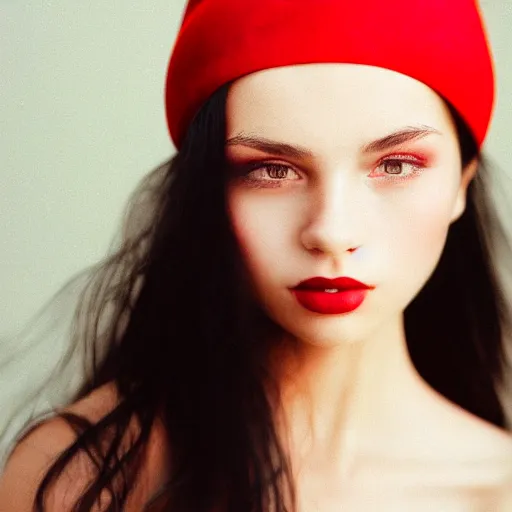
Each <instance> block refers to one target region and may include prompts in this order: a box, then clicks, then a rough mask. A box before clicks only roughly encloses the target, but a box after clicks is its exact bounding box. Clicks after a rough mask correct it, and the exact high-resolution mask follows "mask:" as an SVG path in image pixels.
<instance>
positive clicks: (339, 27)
mask: <svg viewBox="0 0 512 512" xmlns="http://www.w3.org/2000/svg"><path fill="white" fill-rule="evenodd" d="M308 63H354V64H365V65H370V66H377V67H381V68H386V69H390V70H393V71H397V72H399V73H402V74H404V75H407V76H410V77H412V78H415V79H416V80H419V81H420V82H423V83H424V84H426V85H428V86H429V87H430V88H432V89H434V90H435V91H436V92H437V93H438V94H440V95H441V96H443V97H444V98H445V99H447V100H448V101H450V102H451V103H452V105H453V106H454V107H455V108H456V109H457V111H458V112H459V113H460V114H461V116H462V117H463V118H464V120H465V121H466V123H467V124H468V125H469V127H470V128H471V130H472V132H473V135H474V136H475V139H476V141H477V143H478V145H479V146H481V145H482V144H483V142H484V139H485V136H486V134H487V131H488V129H489V124H490V120H491V115H492V111H493V106H494V94H495V83H494V72H493V61H492V56H491V52H490V48H489V44H488V41H487V37H486V32H485V27H484V24H483V20H482V16H481V13H480V10H479V7H478V4H477V0H387V1H385V0H189V2H188V5H187V8H186V10H185V15H184V18H183V23H182V25H181V28H180V31H179V33H178V37H177V40H176V43H175V46H174V50H173V52H172V55H171V59H170V63H169V68H168V72H167V84H166V91H165V101H166V113H167V122H168V126H169V132H170V134H171V137H172V139H173V142H174V144H175V145H176V147H177V148H178V149H179V147H180V144H181V142H182V140H183V137H184V134H185V133H186V131H187V129H188V127H189V125H190V123H191V121H192V119H193V117H194V116H195V114H196V113H197V112H198V110H199V109H200V108H201V106H202V104H203V103H204V102H205V101H206V100H207V99H208V98H209V97H210V96H211V95H212V94H213V93H214V92H215V91H216V89H218V88H219V87H220V86H222V85H224V84H225V83H227V82H229V81H231V80H234V79H236V78H239V77H241V76H243V75H247V74H249V73H253V72H256V71H260V70H263V69H269V68H276V67H282V66H289V65H293V64H308Z"/></svg>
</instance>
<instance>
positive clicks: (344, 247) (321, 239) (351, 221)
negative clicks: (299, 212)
mask: <svg viewBox="0 0 512 512" xmlns="http://www.w3.org/2000/svg"><path fill="white" fill-rule="evenodd" d="M311 194H312V196H311V198H310V201H309V204H308V212H307V216H306V219H307V220H306V222H305V224H304V226H303V228H302V231H301V235H300V238H301V243H302V245H303V246H304V247H305V248H306V249H307V250H308V251H311V252H316V253H322V254H326V255H329V256H332V257H334V258H337V257H341V256H343V255H345V254H346V253H347V252H348V253H351V252H354V251H355V250H356V249H358V248H359V247H360V246H361V243H362V232H361V228H362V224H363V223H364V212H363V205H362V201H361V199H360V196H361V194H360V192H358V190H357V186H356V185H355V184H354V183H350V182H349V180H347V179H338V180H336V181H333V180H331V181H330V182H328V183H327V182H326V183H323V184H321V185H318V186H317V187H316V189H315V190H314V191H312V192H311Z"/></svg>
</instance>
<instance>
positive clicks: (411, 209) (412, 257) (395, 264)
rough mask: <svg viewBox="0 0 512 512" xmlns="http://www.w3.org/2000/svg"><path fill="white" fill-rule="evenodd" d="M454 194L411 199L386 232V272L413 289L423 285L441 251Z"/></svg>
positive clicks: (447, 193) (438, 193)
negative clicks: (387, 270)
mask: <svg viewBox="0 0 512 512" xmlns="http://www.w3.org/2000/svg"><path fill="white" fill-rule="evenodd" d="M454 201H455V195H454V194H452V193H451V192H444V193H443V192H439V191H437V192H435V193H433V194H426V195H422V196H421V197H417V198H415V200H414V201H411V202H410V203H409V204H407V205H406V207H405V208H404V209H403V210H401V215H400V219H401V220H400V221H397V222H396V223H394V224H393V226H392V227H391V228H390V230H389V232H388V241H389V246H388V248H389V251H388V254H389V255H390V257H391V258H390V259H391V260H392V261H389V262H388V265H389V267H388V268H390V269H395V270H394V271H393V273H395V274H396V275H395V276H394V277H396V278H397V279H398V278H400V280H401V281H402V282H403V283H404V284H405V283H408V286H410V287H411V288H413V289H415V290H410V291H419V289H420V288H422V287H423V285H424V284H425V283H426V281H427V280H428V278H429V277H430V275H431V274H432V272H433V271H434V269H435V267H436V266H437V263H438V262H439V259H440V257H441V254H442V252H443V249H444V246H445V243H446V236H447V234H448V230H449V227H450V219H451V213H452V209H453V205H454Z"/></svg>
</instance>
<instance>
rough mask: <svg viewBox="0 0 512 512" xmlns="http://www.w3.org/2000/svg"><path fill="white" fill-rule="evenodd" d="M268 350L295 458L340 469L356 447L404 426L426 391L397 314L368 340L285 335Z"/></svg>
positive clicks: (381, 440)
mask: <svg viewBox="0 0 512 512" xmlns="http://www.w3.org/2000/svg"><path fill="white" fill-rule="evenodd" d="M273 355H275V357H272V361H273V364H274V365H275V366H274V368H275V371H276V372H277V375H278V382H279V384H280V390H281V407H282V409H281V411H282V416H281V419H282V421H283V422H284V425H286V426H285V427H284V428H285V431H286V432H287V435H288V442H289V447H290V453H294V454H295V458H296V459H297V458H298V460H299V463H300V460H301V459H304V460H305V459H308V460H313V459H314V460H315V461H316V462H315V464H318V463H319V461H322V462H321V464H328V465H329V466H334V467H332V468H331V469H337V470H338V471H341V472H342V473H343V472H345V470H344V469H341V468H347V466H349V465H350V460H351V459H352V458H354V457H356V456H357V455H358V454H359V455H360V454H361V452H362V451H364V450H368V449H370V450H371V447H376V446H380V447H382V446H385V444H386V439H388V440H389V435H390V434H391V433H393V435H394V436H396V435H400V434H399V433H400V431H401V430H402V431H404V430H407V428H410V425H409V426H407V423H408V422H409V421H410V418H411V414H414V413H412V410H414V408H415V404H417V402H418V398H419V397H420V396H421V395H423V396H424V395H425V392H426V390H427V385H426V384H425V383H424V382H423V380H422V379H421V377H420V376H419V375H418V374H417V372H416V370H415V368H414V366H413V364H412V362H411V360H410V358H409V355H408V351H407V345H406V340H405V333H404V328H403V321H402V319H401V318H400V319H398V320H397V321H395V322H394V323H391V324H389V325H387V326H384V327H383V328H381V329H380V331H379V332H378V333H376V334H375V335H374V336H373V338H372V339H371V340H370V339H369V340H365V341H361V342H359V343H354V344H343V343H342V342H341V343H340V344H339V345H337V346H335V347H333V346H330V347H320V346H314V345H312V344H308V343H302V342H296V341H295V342H292V340H283V342H282V344H280V345H279V348H277V349H276V351H275V353H274V354H273ZM292 462H293V464H296V463H297V460H295V461H292Z"/></svg>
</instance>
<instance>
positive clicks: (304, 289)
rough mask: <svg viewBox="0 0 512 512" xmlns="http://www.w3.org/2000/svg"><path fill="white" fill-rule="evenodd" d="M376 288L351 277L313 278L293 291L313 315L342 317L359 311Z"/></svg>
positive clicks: (303, 282)
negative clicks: (369, 293)
mask: <svg viewBox="0 0 512 512" xmlns="http://www.w3.org/2000/svg"><path fill="white" fill-rule="evenodd" d="M373 288H375V287H374V286H370V285H367V284H365V283H361V282H360V281H356V280H355V279H352V278H350V277H338V278H336V279H328V278H325V277H313V278H311V279H307V280H305V281H302V282H301V283H299V284H298V285H297V286H296V287H295V288H293V289H292V291H293V294H294V295H295V297H296V298H297V300H298V301H299V303H300V304H301V306H302V307H304V308H306V309H307V310H309V311H312V312H313V313H320V314H323V315H340V314H343V313H350V312H351V311H354V310H355V309H357V308H358V307H359V306H360V305H361V304H362V303H363V301H364V299H365V298H366V295H367V293H368V290H371V289H373Z"/></svg>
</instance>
